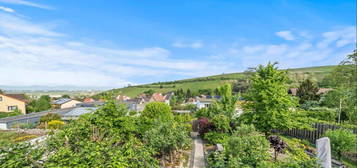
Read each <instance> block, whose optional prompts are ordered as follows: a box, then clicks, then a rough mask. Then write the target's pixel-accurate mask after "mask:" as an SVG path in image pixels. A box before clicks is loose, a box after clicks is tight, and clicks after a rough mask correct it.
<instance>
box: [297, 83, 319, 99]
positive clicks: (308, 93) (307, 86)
mask: <svg viewBox="0 0 357 168" xmlns="http://www.w3.org/2000/svg"><path fill="white" fill-rule="evenodd" d="M318 92H319V88H318V87H317V86H316V84H314V83H313V82H312V81H311V80H310V79H306V80H305V81H303V82H302V83H301V84H300V86H299V88H298V90H297V93H296V94H297V96H298V97H299V98H300V100H299V103H300V104H304V103H305V102H306V101H314V100H319V95H318V94H317V93H318Z"/></svg>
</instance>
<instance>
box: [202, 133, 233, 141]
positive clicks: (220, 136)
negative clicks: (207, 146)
mask: <svg viewBox="0 0 357 168" xmlns="http://www.w3.org/2000/svg"><path fill="white" fill-rule="evenodd" d="M228 137H229V135H228V134H226V133H219V132H214V131H212V132H208V133H206V134H204V139H205V140H207V141H208V142H209V143H211V144H223V143H225V142H226V141H227V139H228Z"/></svg>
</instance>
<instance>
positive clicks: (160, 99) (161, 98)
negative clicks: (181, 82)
mask: <svg viewBox="0 0 357 168" xmlns="http://www.w3.org/2000/svg"><path fill="white" fill-rule="evenodd" d="M151 100H152V101H157V102H164V101H165V97H164V96H162V94H161V93H154V94H153V95H152V96H151Z"/></svg>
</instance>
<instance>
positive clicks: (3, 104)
mask: <svg viewBox="0 0 357 168" xmlns="http://www.w3.org/2000/svg"><path fill="white" fill-rule="evenodd" d="M26 103H28V100H27V99H26V97H25V95H24V94H0V112H13V111H15V110H16V109H17V110H19V111H20V112H21V113H22V114H26Z"/></svg>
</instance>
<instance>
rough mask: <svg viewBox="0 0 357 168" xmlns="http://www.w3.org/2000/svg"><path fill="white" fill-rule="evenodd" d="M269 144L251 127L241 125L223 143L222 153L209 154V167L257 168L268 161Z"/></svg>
mask: <svg viewBox="0 0 357 168" xmlns="http://www.w3.org/2000/svg"><path fill="white" fill-rule="evenodd" d="M269 147H270V144H269V142H268V141H267V140H266V139H265V137H264V136H263V135H261V134H260V133H259V132H257V131H255V129H254V127H253V126H247V125H243V126H242V127H239V128H238V129H237V131H236V132H234V133H233V135H232V136H230V137H229V138H227V142H226V143H224V151H223V152H222V153H217V152H214V153H211V154H210V155H209V156H208V159H207V161H208V164H209V167H212V168H216V167H228V168H230V167H232V168H233V167H257V166H258V165H259V164H260V163H261V162H264V161H267V160H269V159H270V158H271V157H270V154H269V153H268V150H269Z"/></svg>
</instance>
